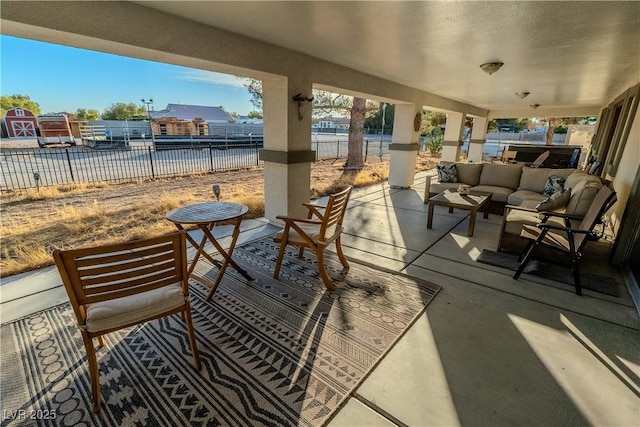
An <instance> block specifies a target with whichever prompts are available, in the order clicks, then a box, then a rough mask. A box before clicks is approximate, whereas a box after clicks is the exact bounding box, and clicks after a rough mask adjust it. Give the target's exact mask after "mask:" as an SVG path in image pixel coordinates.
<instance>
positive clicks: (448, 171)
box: [436, 163, 458, 182]
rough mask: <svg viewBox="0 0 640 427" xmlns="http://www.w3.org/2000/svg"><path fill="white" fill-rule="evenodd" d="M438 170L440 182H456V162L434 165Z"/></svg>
mask: <svg viewBox="0 0 640 427" xmlns="http://www.w3.org/2000/svg"><path fill="white" fill-rule="evenodd" d="M436 169H437V171H438V181H440V182H458V173H457V169H456V164H455V163H452V164H450V165H438V166H436Z"/></svg>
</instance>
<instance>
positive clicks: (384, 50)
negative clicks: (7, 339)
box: [0, 1, 640, 426]
mask: <svg viewBox="0 0 640 427" xmlns="http://www.w3.org/2000/svg"><path fill="white" fill-rule="evenodd" d="M0 28H1V31H2V33H3V34H7V35H13V36H17V37H25V38H31V39H35V40H42V41H47V42H51V43H59V44H65V45H70V46H75V47H80V48H86V49H93V50H98V51H103V52H109V53H115V54H119V55H125V56H132V57H137V58H143V59H148V60H155V61H164V62H170V63H175V64H179V65H183V66H188V67H193V68H199V69H203V70H210V71H218V72H226V73H231V74H235V75H240V76H245V77H252V78H257V79H261V80H262V82H263V90H264V92H263V96H264V119H265V142H264V147H265V149H264V150H263V152H262V154H261V157H262V160H263V161H264V163H265V206H266V213H265V216H266V218H264V219H261V220H255V221H245V222H244V223H243V232H242V234H241V238H240V239H241V240H240V241H241V242H247V241H251V240H255V239H257V238H260V237H264V236H269V235H271V234H273V233H274V232H275V231H276V230H277V229H278V227H279V226H280V225H281V224H280V223H279V222H278V221H276V216H277V215H282V214H284V215H290V216H296V215H299V214H300V213H301V204H302V203H303V202H307V201H308V200H309V188H310V174H309V171H310V163H311V162H312V161H313V158H314V156H313V154H314V153H313V151H312V150H311V115H310V112H309V106H306V105H304V106H302V109H301V110H300V109H299V108H300V106H299V105H298V102H296V101H293V97H295V95H296V94H302V96H304V97H309V96H310V95H311V91H312V89H314V88H318V89H327V90H332V91H336V92H340V93H346V94H351V95H357V96H362V97H365V98H368V99H376V100H382V101H385V102H391V103H394V104H395V105H396V110H395V113H396V114H395V120H394V134H393V143H392V148H391V149H392V157H391V168H390V178H389V182H388V183H385V184H381V185H377V186H372V187H368V188H366V189H363V190H359V191H357V192H355V193H354V195H353V196H352V200H351V201H350V204H349V210H348V215H347V221H346V224H347V228H346V235H345V236H344V238H343V243H344V246H345V252H346V255H347V256H349V257H352V258H353V259H357V260H362V261H365V262H369V263H374V264H376V265H379V266H381V267H386V268H388V269H390V270H393V271H398V272H404V273H406V274H408V275H411V276H415V277H419V278H422V279H424V280H427V281H430V282H433V283H436V284H438V285H440V286H442V291H440V293H439V294H438V295H437V296H436V298H435V299H434V300H433V302H431V303H430V304H429V306H428V308H427V310H426V311H425V312H424V313H423V314H422V315H421V316H420V317H419V318H418V319H417V321H416V322H415V323H414V324H413V325H412V326H411V327H410V328H409V329H408V331H407V332H406V334H404V335H403V336H402V338H401V339H400V340H399V341H398V342H397V343H396V344H395V345H394V346H393V348H392V349H391V351H390V352H389V353H388V354H387V355H386V356H385V357H384V359H383V360H382V361H381V363H379V364H378V365H377V366H376V367H375V368H374V369H373V370H372V372H371V373H370V374H369V375H368V377H367V378H365V380H364V381H363V382H362V384H361V385H360V386H359V387H358V388H357V389H356V390H355V391H354V393H352V394H351V395H350V397H349V399H348V400H347V401H346V404H345V405H344V406H343V407H341V409H340V410H339V412H338V413H337V415H335V417H333V418H332V419H331V420H330V425H336V426H337V425H352V426H355V425H361V426H365V425H366V426H370V425H469V424H472V425H635V424H637V420H638V418H639V417H640V405H639V404H638V402H639V397H640V384H639V382H638V378H639V377H640V370H639V366H640V359H639V354H640V351H639V350H640V338H639V337H640V334H638V332H639V330H640V319H639V317H638V311H637V308H636V306H635V305H634V302H633V299H632V297H633V296H636V297H637V296H638V295H640V292H639V291H638V285H637V282H636V279H635V277H634V274H633V271H634V268H635V271H636V274H637V267H634V265H637V262H638V260H640V258H639V254H640V251H639V250H638V248H639V245H640V244H639V243H638V242H639V240H640V226H639V224H640V222H639V221H640V220H639V219H638V216H637V215H636V214H635V213H636V212H637V210H638V208H639V207H640V173H639V171H640V169H639V166H638V165H640V132H639V129H640V115H638V114H635V115H634V114H632V112H633V113H635V110H636V109H637V105H638V87H639V86H638V84H639V83H640V81H639V79H638V70H639V69H640V58H639V57H638V54H637V52H638V49H639V43H640V34H639V31H640V5H639V4H638V3H635V2H587V3H583V2H549V3H540V2H486V3H484V2H483V3H479V2H457V3H452V2H294V3H293V4H291V3H288V2H264V3H263V2H188V3H185V2H17V1H3V3H2V26H1V27H0ZM430 45H435V48H434V47H429V46H430ZM486 62H502V63H504V66H503V68H502V69H501V70H499V71H497V72H496V73H494V74H492V75H488V74H486V73H484V72H483V71H482V70H481V69H480V68H479V65H480V64H482V63H486ZM525 90H526V91H529V92H531V95H530V98H528V99H527V100H526V101H523V100H522V99H519V98H518V97H516V96H515V93H516V92H522V91H525ZM144 95H145V96H149V95H148V94H144ZM151 95H153V94H151ZM138 97H139V95H136V96H135V98H138ZM533 103H535V104H539V108H537V109H536V110H535V113H534V112H533V110H532V109H531V108H529V107H528V105H529V104H533ZM305 107H307V108H306V109H305ZM424 108H426V109H435V110H438V111H445V112H446V113H447V127H446V133H445V141H444V149H443V159H444V160H451V161H455V160H457V159H458V156H459V154H460V146H461V140H462V134H463V130H464V124H465V122H466V118H467V117H471V118H473V128H472V131H471V141H470V149H469V160H472V161H478V160H479V158H478V156H479V155H480V154H481V153H482V145H483V144H484V137H485V134H486V131H487V124H488V121H489V120H490V119H492V118H506V117H531V116H533V115H534V114H535V116H538V117H540V116H545V117H553V116H555V117H569V116H571V117H576V116H590V115H594V116H597V117H598V128H597V130H596V136H597V137H596V138H595V139H594V143H597V144H594V145H597V146H596V147H595V148H596V151H597V153H596V154H597V155H598V156H599V160H601V161H602V162H603V164H604V166H605V167H604V168H603V169H602V178H605V179H608V180H610V181H612V183H613V186H614V188H615V189H616V191H617V192H618V203H617V204H616V205H615V206H614V207H613V209H612V210H611V212H610V213H609V219H610V221H609V223H610V224H611V225H612V227H613V231H614V234H615V237H616V243H615V245H614V247H613V248H611V249H612V250H611V251H610V252H611V254H612V258H613V260H614V261H615V262H616V264H617V265H619V267H613V268H614V271H615V274H624V275H625V277H626V281H627V284H628V289H629V290H626V292H623V293H622V294H621V295H620V296H619V297H611V296H608V295H602V294H600V293H597V292H592V291H589V290H585V295H584V296H582V297H578V296H576V295H575V293H574V291H573V287H572V286H571V285H567V284H564V283H560V282H557V281H554V280H549V279H541V278H538V277H536V276H533V275H526V274H525V275H523V277H521V279H520V280H518V281H514V280H513V279H512V278H511V276H512V272H511V271H509V270H506V269H502V268H499V267H491V266H488V265H486V264H481V263H478V262H477V261H476V259H477V256H478V255H479V253H480V252H481V251H482V249H495V246H496V243H497V239H498V237H499V230H500V222H501V217H500V216H497V215H490V216H489V218H488V219H487V220H484V219H482V218H478V219H477V224H476V227H475V233H474V236H473V237H467V235H466V230H467V226H468V223H467V221H468V216H467V215H466V213H464V212H463V213H460V212H457V211H456V212H454V213H453V214H449V213H448V212H447V210H446V208H442V209H440V208H436V215H435V219H434V224H433V229H431V230H427V228H426V212H427V206H426V205H425V204H424V203H423V197H424V187H425V180H426V174H425V173H420V174H415V173H414V164H415V159H416V152H417V149H418V144H417V142H418V137H419V133H418V131H417V130H416V129H415V128H414V125H413V124H414V117H415V115H416V114H418V113H420V112H421V111H422V110H423V109H424ZM431 173H433V172H431ZM219 232H220V233H224V232H225V230H224V228H221V229H220V230H219ZM220 237H221V238H222V237H224V236H220ZM605 244H606V243H605ZM588 246H589V245H588ZM605 252H608V251H605ZM589 264H590V265H591V267H593V268H595V269H596V270H598V271H599V272H601V273H603V274H607V272H608V271H610V270H609V269H610V268H612V266H611V265H609V263H608V256H604V257H603V256H596V257H595V258H592V261H590V262H589ZM59 283H60V282H59V278H58V276H57V272H56V271H55V269H53V268H49V269H45V270H41V271H37V272H33V273H32V274H25V275H20V276H16V277H13V278H10V279H8V280H3V284H2V300H3V301H2V302H3V303H2V321H3V322H5V321H8V320H10V319H12V318H19V317H22V316H24V315H26V314H28V313H29V312H34V311H38V310H41V309H44V308H46V307H49V306H52V305H55V304H59V303H63V302H64V301H65V300H66V295H65V292H64V289H63V288H62V287H61V286H60V285H59Z"/></svg>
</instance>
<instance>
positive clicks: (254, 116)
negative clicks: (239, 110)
mask: <svg viewBox="0 0 640 427" xmlns="http://www.w3.org/2000/svg"><path fill="white" fill-rule="evenodd" d="M247 118H249V119H261V118H262V112H261V111H255V110H254V111H249V114H247Z"/></svg>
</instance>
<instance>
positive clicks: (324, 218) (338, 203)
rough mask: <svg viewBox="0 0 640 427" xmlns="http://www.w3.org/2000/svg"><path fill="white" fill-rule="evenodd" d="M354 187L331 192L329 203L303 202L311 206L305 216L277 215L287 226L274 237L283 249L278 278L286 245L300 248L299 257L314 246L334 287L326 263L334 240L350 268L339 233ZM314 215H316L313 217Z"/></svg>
mask: <svg viewBox="0 0 640 427" xmlns="http://www.w3.org/2000/svg"><path fill="white" fill-rule="evenodd" d="M351 188H352V187H348V188H347V189H345V190H343V191H341V192H339V193H336V194H332V195H331V196H329V201H328V202H327V205H326V206H318V205H312V204H309V203H305V204H304V206H305V207H306V208H307V209H308V210H309V212H308V215H307V218H306V219H296V218H290V217H286V216H278V217H277V218H278V219H281V220H283V221H284V222H285V225H284V229H283V230H282V231H280V232H278V233H277V234H276V236H275V238H274V240H275V241H276V242H280V251H279V253H278V260H277V262H276V268H275V271H274V273H273V277H275V278H276V279H277V278H278V276H279V275H280V265H281V264H282V258H283V257H284V251H285V248H286V246H287V245H292V246H296V247H299V248H300V252H299V253H298V258H302V255H303V253H304V249H305V248H309V249H312V250H313V251H314V252H315V253H316V256H317V258H318V270H319V271H320V277H321V278H322V282H323V283H324V285H325V286H326V287H327V289H333V281H332V280H331V278H330V277H329V275H328V274H327V270H326V268H325V265H324V250H325V249H326V248H327V246H329V245H330V244H331V243H332V242H335V245H336V252H337V253H338V258H339V259H340V262H341V263H342V266H343V267H344V268H345V269H346V268H349V263H348V262H347V259H346V258H345V257H344V254H343V253H342V245H341V244H340V235H341V234H342V220H343V219H344V213H345V211H346V208H347V203H348V202H349V195H350V194H351ZM314 215H315V216H316V217H317V219H315V218H313V217H314Z"/></svg>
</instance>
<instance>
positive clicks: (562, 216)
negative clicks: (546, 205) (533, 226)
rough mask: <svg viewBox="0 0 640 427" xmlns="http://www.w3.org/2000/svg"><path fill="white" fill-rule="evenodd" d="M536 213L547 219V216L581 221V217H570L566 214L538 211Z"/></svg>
mask: <svg viewBox="0 0 640 427" xmlns="http://www.w3.org/2000/svg"><path fill="white" fill-rule="evenodd" d="M538 213H541V214H543V215H545V216H547V217H549V216H555V217H558V218H565V219H579V220H582V217H581V216H578V215H571V214H567V213H561V212H553V211H540V212H538Z"/></svg>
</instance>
